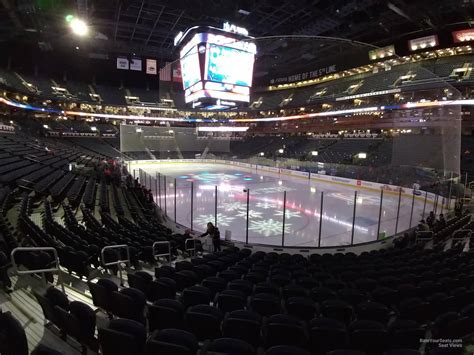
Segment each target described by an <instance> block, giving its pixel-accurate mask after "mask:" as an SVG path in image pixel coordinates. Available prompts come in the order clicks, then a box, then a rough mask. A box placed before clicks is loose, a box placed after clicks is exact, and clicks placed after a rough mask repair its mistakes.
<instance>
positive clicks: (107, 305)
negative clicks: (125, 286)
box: [87, 279, 118, 314]
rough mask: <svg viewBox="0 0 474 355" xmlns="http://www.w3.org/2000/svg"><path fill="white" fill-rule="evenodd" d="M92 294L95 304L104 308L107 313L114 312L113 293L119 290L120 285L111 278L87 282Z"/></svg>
mask: <svg viewBox="0 0 474 355" xmlns="http://www.w3.org/2000/svg"><path fill="white" fill-rule="evenodd" d="M87 285H88V286H89V291H90V292H91V295H92V301H93V302H94V306H96V307H99V308H102V309H103V310H105V311H106V312H107V313H109V314H111V313H112V312H113V303H112V294H113V293H114V292H116V291H118V286H117V285H116V284H115V283H114V282H113V281H111V280H108V279H99V280H97V282H96V283H93V282H91V281H88V282H87Z"/></svg>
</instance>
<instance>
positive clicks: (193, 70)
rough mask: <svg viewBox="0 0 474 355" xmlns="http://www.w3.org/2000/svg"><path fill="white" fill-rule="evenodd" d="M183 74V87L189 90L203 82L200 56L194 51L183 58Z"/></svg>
mask: <svg viewBox="0 0 474 355" xmlns="http://www.w3.org/2000/svg"><path fill="white" fill-rule="evenodd" d="M180 63H181V74H182V77H183V87H184V89H185V90H186V89H187V88H189V87H191V86H193V85H194V84H196V83H197V82H198V81H201V69H200V67H199V56H198V54H197V52H195V51H194V50H192V51H190V52H189V53H188V54H187V55H185V56H184V57H182V58H181V60H180Z"/></svg>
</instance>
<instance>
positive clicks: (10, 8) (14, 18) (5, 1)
mask: <svg viewBox="0 0 474 355" xmlns="http://www.w3.org/2000/svg"><path fill="white" fill-rule="evenodd" d="M1 1H2V5H3V7H4V8H5V10H6V12H7V14H8V16H9V17H10V20H11V21H12V22H13V24H14V25H15V27H16V29H17V30H19V31H22V30H23V25H22V24H21V21H20V19H19V18H18V16H17V14H16V12H15V7H14V6H13V5H12V3H11V1H10V0H1Z"/></svg>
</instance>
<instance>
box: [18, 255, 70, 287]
mask: <svg viewBox="0 0 474 355" xmlns="http://www.w3.org/2000/svg"><path fill="white" fill-rule="evenodd" d="M23 251H52V252H53V254H54V263H55V267H52V268H49V269H35V270H19V269H18V264H17V263H16V261H15V255H16V253H18V252H23ZM10 259H11V261H12V265H13V270H14V271H15V273H16V274H17V275H29V274H38V273H41V274H42V275H43V276H42V277H43V282H44V284H45V286H46V284H47V281H46V277H45V273H47V272H51V273H57V274H58V283H59V284H60V285H61V289H62V291H63V293H65V290H64V284H63V281H62V277H61V269H60V265H59V257H58V251H57V250H56V248H53V247H17V248H15V249H13V250H12V252H11V253H10Z"/></svg>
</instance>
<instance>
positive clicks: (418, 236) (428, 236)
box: [415, 231, 433, 242]
mask: <svg viewBox="0 0 474 355" xmlns="http://www.w3.org/2000/svg"><path fill="white" fill-rule="evenodd" d="M432 239H433V232H432V231H420V232H416V233H415V242H417V241H419V240H432Z"/></svg>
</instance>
